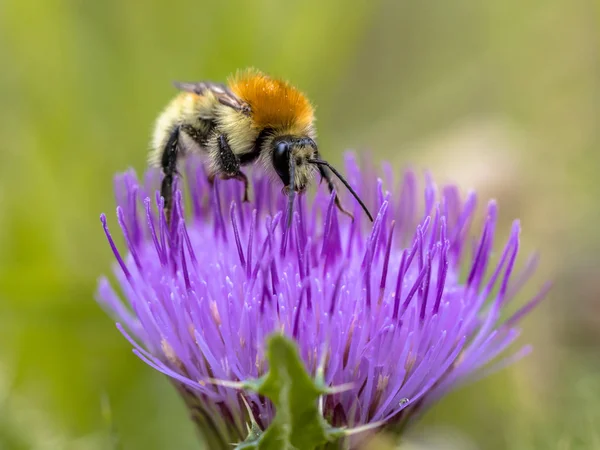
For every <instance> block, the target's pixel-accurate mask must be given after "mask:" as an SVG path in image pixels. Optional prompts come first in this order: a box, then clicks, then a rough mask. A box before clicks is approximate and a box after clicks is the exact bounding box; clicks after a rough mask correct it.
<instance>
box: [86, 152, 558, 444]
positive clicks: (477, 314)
mask: <svg viewBox="0 0 600 450" xmlns="http://www.w3.org/2000/svg"><path fill="white" fill-rule="evenodd" d="M346 162H347V164H346V165H347V169H346V173H347V174H348V180H349V181H350V183H351V184H352V186H353V187H355V189H356V190H357V191H358V192H359V194H360V195H361V196H362V197H363V198H364V199H365V200H366V202H367V204H368V205H369V207H370V208H371V210H373V211H377V216H376V219H375V222H374V223H373V224H370V223H367V221H366V219H365V217H364V216H363V213H362V211H361V210H360V207H359V206H358V204H356V202H355V201H354V200H353V199H352V198H351V197H350V196H349V195H345V196H343V199H342V200H343V202H344V204H345V205H352V204H354V205H355V207H354V215H355V220H354V221H352V220H351V219H349V218H348V217H346V216H344V215H340V214H339V213H338V210H337V209H336V208H335V206H334V197H333V196H329V195H327V194H325V193H324V192H323V190H322V189H319V190H318V192H317V193H316V195H315V198H314V199H311V200H307V199H306V198H305V197H303V196H302V197H299V198H298V199H297V202H296V207H295V208H296V210H295V212H294V216H293V223H292V226H291V227H289V228H288V227H287V226H286V224H285V221H286V215H285V208H286V198H285V196H283V195H281V193H280V192H279V191H280V189H279V188H278V187H277V186H274V184H273V183H271V181H270V179H269V178H268V177H267V176H266V175H263V174H261V173H255V174H254V176H253V182H252V183H253V188H254V201H253V203H242V201H241V200H242V187H241V185H240V184H238V183H237V182H235V181H223V182H221V181H217V182H215V184H214V186H213V187H210V186H209V184H208V182H207V181H206V175H205V173H204V171H203V168H202V166H201V165H200V164H198V163H197V162H194V161H191V162H189V163H188V166H187V170H186V177H185V178H186V179H187V180H188V182H189V186H188V189H189V195H188V197H189V205H190V209H191V214H189V217H188V219H187V220H184V211H183V210H184V202H183V196H182V194H181V192H179V191H178V192H177V195H176V196H175V207H174V211H173V214H174V215H173V219H172V222H171V226H170V227H169V226H167V223H166V221H165V217H164V214H163V212H162V199H161V198H160V196H159V195H158V193H157V192H156V190H155V188H156V186H158V180H159V175H158V174H157V173H156V172H149V173H148V174H147V176H146V179H145V180H144V182H138V181H137V180H136V177H135V175H134V174H133V173H126V174H124V175H121V176H118V177H117V179H116V194H117V203H118V205H119V206H118V208H117V218H118V222H119V225H120V227H121V229H122V232H123V236H124V238H125V243H126V245H127V253H126V254H121V253H119V251H118V250H117V247H116V245H115V243H114V241H113V238H112V237H111V235H110V233H109V230H108V227H107V221H106V217H105V216H104V215H102V217H101V219H102V224H103V226H104V230H105V233H106V236H107V238H108V240H109V243H110V245H111V247H112V249H113V251H114V253H115V256H116V259H117V262H118V265H117V266H116V270H115V276H116V280H117V284H118V286H119V288H120V291H121V292H122V295H119V294H117V293H116V291H115V290H114V289H113V287H112V286H111V284H110V283H109V282H108V281H107V279H105V278H103V279H101V280H100V283H99V288H98V294H97V298H98V301H99V302H100V303H101V304H102V305H103V306H105V307H106V308H107V309H108V310H109V311H110V313H111V314H112V315H113V316H114V317H116V318H117V320H118V321H119V323H118V324H117V327H118V328H119V330H120V331H121V332H122V333H123V334H124V336H125V337H126V338H127V339H128V340H129V341H130V343H131V344H132V346H133V347H134V353H135V354H136V355H137V356H139V357H140V358H141V359H142V360H143V361H144V362H146V363H147V364H148V365H150V366H151V367H153V368H155V369H156V370H158V371H160V372H162V373H164V374H166V375H167V376H169V377H170V378H171V379H172V381H173V383H174V384H175V386H176V387H177V389H178V390H179V391H180V392H181V394H182V396H183V398H184V399H185V401H186V403H187V405H188V407H189V408H190V411H191V413H192V415H193V419H194V420H195V422H196V423H197V424H198V426H199V427H200V429H201V430H202V432H203V434H204V435H205V436H206V438H207V439H208V442H209V443H210V448H211V449H213V448H214V449H219V448H223V449H224V448H230V443H231V442H240V441H243V440H244V439H245V438H246V435H247V427H248V425H249V424H251V423H253V421H255V422H256V423H257V424H258V426H259V427H260V428H261V429H265V428H266V427H267V426H268V425H269V423H270V421H271V419H272V418H273V415H274V407H273V406H272V404H271V403H270V402H269V401H268V400H266V399H264V398H261V397H259V396H258V395H256V394H254V393H252V392H246V391H241V390H239V389H235V388H233V387H231V386H229V385H227V384H226V383H216V382H214V380H215V379H216V380H229V381H243V380H247V379H250V378H257V377H260V376H261V375H263V374H264V373H265V372H266V370H267V369H268V367H267V364H266V362H265V357H264V356H265V354H264V351H265V348H264V343H265V338H266V337H267V336H268V335H270V334H272V333H274V332H282V333H284V334H285V335H287V336H289V337H291V338H292V339H293V340H294V341H295V342H296V344H297V346H298V348H299V352H300V355H301V357H302V359H303V361H304V363H305V365H306V369H307V371H308V372H309V373H311V374H313V375H314V374H315V373H316V371H317V368H318V366H319V363H320V361H325V365H324V377H325V383H326V385H328V386H339V385H345V384H348V383H351V388H349V389H347V390H343V391H342V392H337V393H335V394H331V395H327V396H325V397H324V399H323V415H324V417H325V419H326V420H327V421H328V422H329V423H330V424H331V425H333V426H336V427H358V426H362V425H366V424H373V423H380V422H381V423H382V424H383V425H384V426H387V427H398V426H401V425H403V424H405V423H406V422H407V421H409V420H411V419H413V418H414V417H416V416H417V415H418V414H419V413H420V412H421V411H422V410H423V409H424V408H425V407H426V406H428V405H430V404H431V403H433V402H435V401H436V400H437V399H439V398H440V397H442V396H443V395H444V394H446V393H447V392H448V391H450V390H452V389H454V388H456V387H457V386H459V385H461V384H463V383H465V382H466V381H469V380H472V379H474V378H477V377H480V376H483V375H484V374H487V373H489V372H490V371H493V370H496V369H497V368H499V367H502V366H504V365H506V364H508V363H511V362H513V361H514V360H515V359H517V358H519V357H521V356H523V355H524V354H526V353H527V352H528V351H529V347H523V348H522V349H520V350H516V351H507V349H508V347H509V346H510V345H511V344H512V343H513V342H514V341H515V340H516V338H517V337H518V335H519V329H518V323H519V321H520V319H521V318H522V317H523V316H524V315H526V314H527V313H528V312H529V311H530V310H531V309H532V308H533V307H534V306H535V305H536V304H537V303H538V302H539V301H540V300H541V299H542V297H543V296H544V294H545V292H546V290H547V287H544V288H543V289H542V291H541V292H540V293H539V294H538V295H537V296H536V297H535V298H533V299H532V300H530V301H529V302H528V303H526V304H525V306H523V307H522V308H521V309H519V310H517V311H516V312H513V313H512V314H508V313H504V314H503V315H502V316H503V318H501V314H502V313H503V312H505V311H506V310H507V306H508V304H509V302H510V301H511V300H512V298H513V297H514V296H515V294H516V293H517V292H518V291H519V290H520V288H521V286H522V285H523V284H524V283H525V281H526V280H527V279H528V278H529V276H530V275H531V273H532V271H533V270H534V268H535V265H536V260H535V259H532V260H530V261H529V263H528V264H527V265H526V266H525V268H524V269H523V271H522V272H521V273H520V274H518V275H516V276H515V275H513V270H514V266H515V260H516V257H517V253H518V250H519V232H520V226H519V222H518V221H515V222H514V223H513V226H512V229H511V232H510V235H509V237H508V240H507V242H506V244H505V246H504V248H503V250H502V251H501V252H500V253H498V254H495V253H494V252H493V246H494V238H495V234H496V222H497V206H496V203H494V202H490V203H489V204H488V206H487V210H486V213H485V216H484V218H485V221H484V223H483V229H482V231H481V232H480V234H479V238H477V239H475V240H471V235H470V234H469V228H470V225H471V222H472V221H473V218H474V216H475V213H476V196H475V194H474V193H471V194H469V195H467V196H466V198H464V199H462V198H461V196H460V195H459V191H458V189H457V188H456V187H454V186H447V187H445V188H443V189H442V190H441V192H438V191H437V189H436V186H435V185H434V184H433V182H432V180H431V179H430V178H428V177H427V178H426V185H425V189H424V200H423V201H420V200H419V197H421V194H420V193H419V192H420V191H419V189H418V187H417V180H416V177H415V175H414V174H413V173H412V172H407V173H406V174H405V176H404V178H403V179H402V180H401V181H400V183H396V182H395V180H394V177H393V176H392V171H391V169H390V168H389V167H386V168H385V169H384V175H385V177H384V178H385V182H384V181H382V180H381V179H377V178H376V176H375V174H374V171H372V170H364V171H361V170H360V169H359V168H358V166H357V164H356V162H355V160H354V159H353V157H352V156H348V157H347V158H346ZM342 194H344V193H343V192H342ZM151 197H153V198H154V201H152V200H151ZM471 244H473V247H472V249H473V251H472V255H470V252H468V251H467V250H469V248H468V247H469V246H470V245H471ZM496 256H497V258H496ZM461 269H466V272H465V275H464V276H461V274H460V273H461ZM122 298H124V299H125V302H123V301H122Z"/></svg>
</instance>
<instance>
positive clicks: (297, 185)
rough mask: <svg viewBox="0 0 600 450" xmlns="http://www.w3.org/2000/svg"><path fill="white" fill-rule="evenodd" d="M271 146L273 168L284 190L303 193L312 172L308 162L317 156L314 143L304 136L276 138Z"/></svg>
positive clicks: (311, 165)
mask: <svg viewBox="0 0 600 450" xmlns="http://www.w3.org/2000/svg"><path fill="white" fill-rule="evenodd" d="M271 145H272V158H273V168H274V169H275V171H276V172H277V175H279V178H280V179H281V181H282V182H283V186H284V189H286V190H288V191H290V190H293V191H295V192H304V191H305V190H306V186H307V185H308V182H309V180H310V178H311V176H312V173H313V171H314V165H313V164H311V163H309V160H311V159H313V158H315V157H316V156H317V154H318V153H317V144H316V142H315V141H314V140H313V139H312V138H310V137H306V136H304V137H298V136H278V137H276V138H275V139H273V142H272V144H271Z"/></svg>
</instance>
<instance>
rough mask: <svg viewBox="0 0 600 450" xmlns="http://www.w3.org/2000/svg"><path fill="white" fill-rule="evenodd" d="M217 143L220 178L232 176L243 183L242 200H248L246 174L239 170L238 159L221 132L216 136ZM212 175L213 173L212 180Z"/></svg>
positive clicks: (248, 187)
mask: <svg viewBox="0 0 600 450" xmlns="http://www.w3.org/2000/svg"><path fill="white" fill-rule="evenodd" d="M217 145H218V148H219V155H218V166H219V176H220V178H221V179H223V180H230V179H232V178H234V179H236V180H239V181H241V182H242V183H244V202H248V201H250V194H249V192H250V182H249V181H248V177H247V176H246V174H245V173H244V172H242V171H241V170H240V160H239V159H238V157H237V156H236V155H235V153H233V150H231V147H230V146H229V143H228V142H227V138H226V137H225V136H224V135H222V134H221V135H219V136H218V137H217ZM214 176H215V175H214V174H213V175H212V177H213V180H214ZM209 181H210V179H209Z"/></svg>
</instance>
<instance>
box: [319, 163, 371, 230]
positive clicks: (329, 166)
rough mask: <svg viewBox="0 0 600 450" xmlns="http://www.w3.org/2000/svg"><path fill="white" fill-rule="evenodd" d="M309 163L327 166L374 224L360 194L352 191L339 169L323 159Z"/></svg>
mask: <svg viewBox="0 0 600 450" xmlns="http://www.w3.org/2000/svg"><path fill="white" fill-rule="evenodd" d="M308 162H309V163H311V164H317V165H320V166H326V167H327V168H328V169H329V170H331V171H332V172H333V174H334V175H335V176H336V177H338V178H339V180H340V181H341V182H342V183H343V184H344V186H346V188H347V189H348V190H349V191H350V193H351V194H352V196H353V197H354V198H355V199H356V201H357V202H358V203H359V204H360V206H361V207H362V209H363V211H364V212H365V213H366V214H367V216H368V217H369V219H370V220H371V222H373V216H372V215H371V213H370V212H369V210H368V209H367V206H366V205H365V204H364V202H363V201H362V200H361V199H360V197H359V196H358V194H357V193H356V191H355V190H354V189H352V186H350V183H348V182H347V181H346V179H345V178H344V177H343V176H342V174H341V173H339V172H338V171H337V169H336V168H335V167H333V166H332V165H331V164H329V163H328V162H327V161H324V160H322V159H309V160H308Z"/></svg>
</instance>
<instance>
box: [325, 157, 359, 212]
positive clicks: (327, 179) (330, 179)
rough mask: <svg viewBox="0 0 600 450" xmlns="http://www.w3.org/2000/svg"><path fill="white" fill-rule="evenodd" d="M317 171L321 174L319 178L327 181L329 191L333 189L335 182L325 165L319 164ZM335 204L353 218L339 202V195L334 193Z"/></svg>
mask: <svg viewBox="0 0 600 450" xmlns="http://www.w3.org/2000/svg"><path fill="white" fill-rule="evenodd" d="M319 173H320V174H321V180H325V181H326V182H327V187H328V188H329V192H333V191H334V190H335V184H333V179H332V177H331V172H329V170H328V169H327V167H323V166H319ZM334 201H335V206H336V207H337V209H339V210H340V212H341V213H343V214H346V215H347V216H348V217H350V218H351V219H352V220H354V214H352V213H351V212H350V211H348V210H347V209H345V208H344V207H343V206H342V203H341V202H340V197H339V196H338V195H337V192H336V193H335V200H334Z"/></svg>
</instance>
